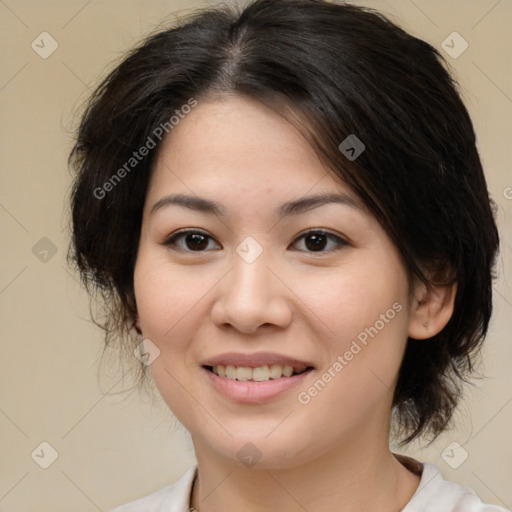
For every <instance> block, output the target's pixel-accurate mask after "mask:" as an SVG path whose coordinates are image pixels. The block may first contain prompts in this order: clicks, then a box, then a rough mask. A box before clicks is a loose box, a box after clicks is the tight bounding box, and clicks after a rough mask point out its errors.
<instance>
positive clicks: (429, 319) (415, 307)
mask: <svg viewBox="0 0 512 512" xmlns="http://www.w3.org/2000/svg"><path fill="white" fill-rule="evenodd" d="M456 294H457V283H453V284H451V285H442V286H441V285H431V286H427V285H426V284H425V283H423V282H422V281H419V280H418V281H417V282H416V283H415V285H414V290H413V300H412V305H411V308H412V309H411V317H410V323H409V337H410V338H414V339H417V340H424V339H428V338H432V336H435V335H436V334H438V333H440V332H441V331H442V330H443V329H444V327H445V326H446V324H447V323H448V321H449V320H450V318H451V316H452V314H453V307H454V303H455V295H456Z"/></svg>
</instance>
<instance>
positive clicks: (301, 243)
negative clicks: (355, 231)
mask: <svg viewBox="0 0 512 512" xmlns="http://www.w3.org/2000/svg"><path fill="white" fill-rule="evenodd" d="M345 245H348V243H347V242H346V241H345V240H343V238H341V237H340V236H338V235H335V234H334V233H329V232H327V231H322V230H314V231H308V232H307V233H303V234H302V235H300V236H299V237H298V238H297V239H296V240H295V242H294V243H293V247H294V248H295V249H297V250H299V251H305V252H319V253H329V252H332V251H335V250H336V249H340V248H341V247H343V246H345Z"/></svg>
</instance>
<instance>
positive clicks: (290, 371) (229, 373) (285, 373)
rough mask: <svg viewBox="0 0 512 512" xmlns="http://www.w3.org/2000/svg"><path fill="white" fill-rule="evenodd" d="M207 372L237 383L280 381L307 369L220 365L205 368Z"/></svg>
mask: <svg viewBox="0 0 512 512" xmlns="http://www.w3.org/2000/svg"><path fill="white" fill-rule="evenodd" d="M206 368H207V369H208V370H210V371H211V372H213V373H214V374H215V375H218V376H219V377H224V378H226V379H230V380H238V381H253V382H264V381H268V380H271V379H282V378H283V377H291V376H292V375H300V374H301V373H304V372H305V371H307V369H308V368H307V367H300V368H294V367H293V366H289V365H284V366H283V365H280V364H272V365H263V366H257V367H255V368H251V367H249V366H233V365H227V366H224V365H222V364H219V365H216V366H213V367H212V366H207V367H206Z"/></svg>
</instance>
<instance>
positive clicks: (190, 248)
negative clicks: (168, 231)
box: [164, 231, 220, 252]
mask: <svg viewBox="0 0 512 512" xmlns="http://www.w3.org/2000/svg"><path fill="white" fill-rule="evenodd" d="M164 245H166V246H171V247H173V248H176V249H178V250H181V251H185V252H204V251H207V250H212V249H220V245H219V244H218V243H217V242H216V241H215V240H214V239H213V238H212V237H211V236H210V235H207V234H206V233H203V232H201V231H181V232H178V233H175V234H174V235H172V236H171V237H170V238H169V239H168V240H167V241H166V242H164ZM212 245H213V247H212Z"/></svg>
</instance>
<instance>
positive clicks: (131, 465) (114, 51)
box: [0, 0, 512, 512]
mask: <svg viewBox="0 0 512 512" xmlns="http://www.w3.org/2000/svg"><path fill="white" fill-rule="evenodd" d="M210 3H211V4H213V3H214V2H210ZM356 3H361V4H363V5H367V6H370V7H375V8H378V9H379V10H381V11H382V12H384V13H386V14H389V15H391V17H392V19H394V20H395V21H396V22H398V23H399V24H401V25H402V26H403V27H404V28H406V29H407V30H409V31H410V32H412V33H413V34H414V35H416V36H419V37H421V38H423V39H425V40H427V41H428V42H429V43H431V44H432V45H433V46H435V47H436V48H439V49H440V51H441V53H443V54H444V55H445V56H446V58H447V60H448V61H449V63H450V65H451V67H452V68H453V71H454V73H455V76H456V77H457V79H458V81H459V82H460V85H461V89H462V93H463V97H464V100H465V103H466V105H467V107H468V109H469V111H470V114H471V115H472V118H473V120H474V124H475V127H476V131H477V133H478V145H479V149H480V153H481V157H482V160H483V163H484V167H485V171H486V174H487V179H488V185H489V190H490V192H491V195H492V197H493V199H494V200H495V201H496V203H497V205H498V213H497V216H498V221H499V227H500V230H501V236H502V249H501V256H500V263H499V269H498V270H499V279H498V281H497V283H496V285H495V291H496V293H495V301H494V304H495V313H494V320H493V322H492V326H491V329H490V333H489V335H488V340H487V346H486V349H485V352H484V366H483V370H484V373H485V374H486V376H487V378H486V379H484V380H479V381H478V382H477V383H476V385H475V386H474V387H473V388H471V390H470V391H469V392H468V393H467V395H466V399H465V401H464V403H463V405H462V407H461V409H460V414H459V416H460V423H459V426H458V428H457V429H456V430H453V431H450V432H448V433H446V434H445V435H443V436H442V437H441V438H440V439H438V441H436V442H435V443H434V444H433V445H431V446H430V447H429V448H423V449H422V448H421V447H420V446H418V445H413V446H411V447H410V448H409V449H408V453H409V454H411V455H413V456H415V457H417V458H419V459H420V460H423V461H429V462H433V463H435V464H437V465H438V467H439V468H440V470H441V472H442V473H443V475H444V476H445V477H446V478H449V479H452V480H454V481H456V482H459V483H464V484H465V485H468V486H470V487H472V488H474V489H475V490H476V491H477V493H478V494H479V495H480V496H481V497H482V498H483V499H484V500H485V501H488V502H491V503H496V504H500V505H502V506H505V505H506V506H508V507H510V506H511V505H512V436H511V423H512V386H511V383H512V378H511V372H510V367H511V363H512V343H511V342H510V331H511V329H512V287H511V284H510V281H511V276H512V272H511V271H512V265H511V257H512V230H511V226H512V171H511V169H512V166H511V145H512V119H511V116H512V87H511V79H512V72H511V65H512V55H511V53H512V52H511V49H512V36H511V32H512V31H511V30H510V27H511V22H512V2H510V1H509V0H501V1H498V0H450V1H446V0H425V1H421V0H415V1H412V0H396V1H391V0H388V1H375V0H373V1H370V0H368V1H365V2H356ZM206 4H207V3H206V2H199V1H189V2H185V1H182V0H180V1H178V0H168V1H161V0H149V1H144V2H143V1H136V0H123V1H114V0H111V1H106V0H95V1H92V2H87V1H85V0H80V1H75V0H68V1H44V2H43V1H35V0H32V1H23V0H18V1H15V0H5V2H3V1H2V2H0V38H1V43H2V44H1V46H0V48H1V50H0V51H1V59H2V67H1V71H0V109H1V112H0V115H1V125H0V131H1V132H0V135H1V166H0V173H1V188H0V225H1V227H2V242H1V245H0V265H1V268H0V311H1V313H0V314H1V317H0V321H1V324H0V325H1V345H0V346H1V349H0V350H1V352H0V355H1V357H0V364H1V370H0V429H1V436H0V466H1V472H0V510H1V511H9V512H21V511H23V512H27V511H36V510H37V511H38V512H50V511H51V512H64V511H69V510H73V511H75V512H89V511H91V512H94V511H97V510H108V509H110V508H111V507H113V506H114V505H118V504H120V503H123V502H125V501H129V500H132V499H135V498H137V497H141V496H143V495H145V494H147V493H149V492H151V491H153V490H155V489H157V488H160V487H163V486H164V485H168V484H169V483H172V482H173V481H174V480H176V479H177V478H178V477H179V476H181V474H182V473H183V472H184V471H185V470H186V469H187V468H188V467H189V466H190V465H191V464H192V463H194V455H193V452H192V451H191V445H190V442H189V440H188V438H187V435H186V434H185V433H183V432H181V431H180V430H179V429H178V430H176V429H175V428H174V422H173V420H172V416H171V414H170V412H169V411H168V410H167V409H166V407H165V405H163V403H162V402H161V403H160V404H156V405H154V406H153V405H151V404H150V402H149V401H148V400H146V399H144V397H143V396H139V395H138V394H137V393H134V394H132V395H130V396H125V395H107V394H104V393H106V392H109V391H110V392H111V393H114V392H115V391H118V390H120V389H122V387H123V383H122V382H121V383H120V382H119V378H120V376H119V375H118V374H116V372H115V369H113V370H112V371H111V372H110V374H109V373H108V372H107V373H103V375H102V377H101V379H98V364H99V356H100V354H101V347H102V343H103V341H102V332H101V331H100V330H99V329H98V328H97V327H95V326H94V325H92V324H91V322H90V321H89V307H88V299H87V296H86V294H85V292H84V291H83V290H82V289H81V288H80V285H79V284H78V282H77V277H76V276H75V275H73V274H72V273H71V272H70V271H69V269H68V268H67V267H66V261H65V256H66V251H67V245H68V236H69V233H68V222H69V217H68V212H67V210H66V208H67V205H66V201H67V199H68V195H69V187H70V183H71V176H70V173H69V172H68V170H67V162H66V159H67V156H68V153H69V150H70V148H71V144H72V137H71V130H72V129H73V128H74V127H75V126H76V120H77V115H76V112H77V110H79V108H80V105H81V104H82V102H83V101H84V100H85V98H86V97H87V95H88V94H89V93H90V90H91V89H92V88H93V87H94V86H95V85H96V84H97V83H98V81H99V79H100V78H101V77H102V76H104V74H105V71H106V70H108V69H110V68H111V63H112V62H113V61H115V60H117V59H119V57H120V56H121V55H122V53H123V52H125V51H126V50H128V49H129V48H131V47H132V46H133V45H134V44H135V43H136V42H137V41H138V40H139V39H140V38H141V37H142V36H143V35H145V34H147V33H148V32H150V31H153V30H154V29H155V28H156V26H157V25H158V24H160V23H161V22H162V20H163V18H164V17H167V19H168V21H172V20H173V15H172V13H174V12H180V11H183V10H188V9H190V8H192V7H197V6H200V5H206ZM44 31H46V32H48V33H49V34H50V35H51V36H52V37H53V38H54V39H55V40H56V41H57V43H58V49H57V50H56V51H55V52H54V53H53V54H51V55H50V56H49V57H47V58H46V59H43V58H42V57H41V56H40V55H39V54H38V53H36V51H34V50H33V49H32V47H31V43H32V41H34V40H35V41H36V43H38V41H39V43H38V44H39V52H40V53H41V52H44V51H49V49H51V46H50V44H51V41H50V40H49V39H45V43H44V48H43V47H42V46H43V44H41V42H40V41H41V37H38V36H39V35H40V34H41V33H42V32H44ZM454 31H457V32H458V33H459V34H461V35H462V37H463V38H464V39H465V40H466V41H467V42H468V44H469V46H468V49H467V50H466V51H465V52H464V53H463V54H462V55H460V56H459V57H458V58H456V59H455V58H452V57H450V56H448V55H446V53H445V52H444V50H443V49H442V42H443V41H444V40H445V39H446V37H447V36H448V35H449V34H451V33H452V32H454ZM44 37H45V38H47V36H44ZM42 239H43V240H42ZM45 251H46V252H45ZM55 251H56V252H55ZM53 252H55V254H53ZM42 442H47V443H49V444H50V445H51V446H52V447H53V448H54V449H55V450H56V451H57V452H58V458H57V459H56V460H55V462H54V463H53V464H52V465H51V466H50V467H48V468H47V469H43V468H41V467H40V466H39V465H38V464H37V463H36V462H35V460H39V462H41V461H42V459H43V458H44V457H49V456H50V453H51V451H50V449H49V448H48V447H46V446H45V445H43V446H42V447H40V443H42ZM452 442H457V443H459V444H460V445H463V446H464V449H465V450H466V451H467V453H468V458H467V460H466V461H465V462H464V463H462V464H461V465H460V466H459V467H458V468H457V469H453V468H452V467H450V465H449V464H448V463H447V462H445V459H446V458H447V457H446V452H445V457H444V458H443V457H442V454H443V452H444V450H445V449H446V447H447V446H449V445H450V444H451V443H452ZM34 450H36V451H35V452H34ZM41 450H43V451H41ZM33 452H34V456H33V457H32V456H31V454H32V453H33ZM42 453H44V456H43V455H41V454H42ZM37 454H39V459H38V457H37ZM34 459H35V460H34ZM448 459H449V458H448ZM46 460H49V459H46ZM452 465H453V463H452Z"/></svg>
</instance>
